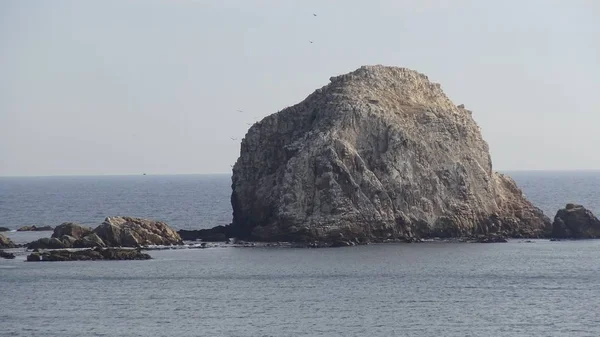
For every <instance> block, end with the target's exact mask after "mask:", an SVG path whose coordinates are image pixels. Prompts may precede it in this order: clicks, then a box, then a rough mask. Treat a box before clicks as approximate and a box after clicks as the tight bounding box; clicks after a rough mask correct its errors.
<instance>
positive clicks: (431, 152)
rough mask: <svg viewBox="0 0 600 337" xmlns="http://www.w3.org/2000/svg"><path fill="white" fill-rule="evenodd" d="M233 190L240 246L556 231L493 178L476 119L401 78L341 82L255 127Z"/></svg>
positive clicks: (356, 75)
mask: <svg viewBox="0 0 600 337" xmlns="http://www.w3.org/2000/svg"><path fill="white" fill-rule="evenodd" d="M232 189H233V191H232V195H231V203H232V206H233V223H232V225H231V226H230V227H229V228H228V230H230V231H231V233H232V234H233V235H232V236H236V237H238V238H241V239H249V240H259V241H296V242H313V241H320V242H321V241H325V242H336V245H337V244H338V243H339V244H345V243H344V241H346V242H353V241H354V240H355V239H357V240H359V241H361V242H368V241H372V240H374V241H377V240H379V241H380V240H386V239H407V238H419V237H421V238H430V237H441V238H445V237H461V236H464V237H470V236H473V235H478V234H488V233H505V234H506V235H508V236H523V237H538V236H543V235H547V234H548V233H549V232H550V229H551V222H550V220H549V219H548V218H547V217H546V216H544V215H543V213H542V211H541V210H539V209H538V208H536V207H534V206H533V205H532V204H531V203H530V202H529V201H527V199H526V198H525V197H524V195H523V193H522V192H521V190H520V189H519V188H518V187H517V185H516V184H515V182H514V181H513V180H512V179H511V178H510V177H508V176H506V175H503V174H500V173H497V172H494V171H493V170H492V162H491V159H490V154H489V150H488V145H487V143H486V142H485V141H484V140H483V138H482V136H481V132H480V130H479V127H478V126H477V124H476V123H475V121H474V120H473V118H472V116H471V112H470V111H469V110H466V109H465V108H464V106H456V105H455V104H453V103H452V102H451V101H450V99H448V97H447V96H446V95H445V94H444V92H443V91H442V90H441V88H440V85H439V84H436V83H432V82H430V81H429V80H428V78H427V77H426V76H425V75H423V74H420V73H418V72H416V71H412V70H408V69H403V68H395V67H385V66H365V67H361V68H360V69H358V70H356V71H354V72H352V73H349V74H346V75H342V76H337V77H332V78H331V83H330V84H329V85H327V86H325V87H323V88H321V89H318V90H317V91H315V92H314V93H313V94H311V95H310V96H308V97H307V98H306V99H305V100H304V101H303V102H301V103H299V104H297V105H295V106H292V107H289V108H286V109H284V110H282V111H280V112H278V113H275V114H273V115H270V116H268V117H266V118H264V119H263V120H262V121H260V122H259V123H256V124H254V125H253V126H252V127H251V128H250V130H249V131H248V133H247V134H246V136H245V137H244V139H243V140H242V143H241V151H240V157H239V158H238V160H237V162H236V163H235V165H234V168H233V176H232ZM340 235H342V236H343V237H344V238H345V240H342V241H341V242H338V241H339V240H338V238H339V237H340Z"/></svg>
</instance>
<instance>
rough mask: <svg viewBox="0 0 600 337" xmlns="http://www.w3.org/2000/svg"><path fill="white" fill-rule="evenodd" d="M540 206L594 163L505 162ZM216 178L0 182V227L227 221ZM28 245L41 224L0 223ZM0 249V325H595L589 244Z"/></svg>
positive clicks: (462, 328) (397, 328)
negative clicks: (1, 253)
mask: <svg viewBox="0 0 600 337" xmlns="http://www.w3.org/2000/svg"><path fill="white" fill-rule="evenodd" d="M509 173H510V175H511V176H513V178H515V180H516V181H517V182H518V183H519V185H520V186H521V187H522V188H523V190H524V192H525V194H526V195H527V196H528V198H529V199H530V200H531V201H532V202H534V203H535V204H536V205H538V206H539V207H540V208H542V209H543V210H544V211H545V212H546V213H547V214H548V215H550V217H552V216H553V214H554V213H555V212H556V210H557V209H558V208H559V207H562V206H564V204H565V203H567V202H579V203H582V204H584V205H585V206H586V207H588V208H589V209H591V210H593V211H594V212H595V213H597V214H600V172H509ZM229 194H230V177H229V176H139V177H94V178H91V177H77V178H72V177H71V178H68V177H61V178H0V226H6V227H10V228H17V227H19V226H22V225H27V224H37V225H43V224H48V225H53V226H55V225H57V224H60V223H61V222H63V221H76V222H80V223H84V224H88V225H96V224H99V223H100V222H101V221H102V219H103V218H104V217H105V216H107V215H132V216H142V217H148V218H154V219H160V220H164V221H166V222H168V223H169V224H171V225H173V226H174V227H177V228H207V227H211V226H214V225H218V224H226V223H228V222H229V221H230V219H231V209H230V206H229ZM8 234H9V235H10V236H11V237H12V238H13V239H15V241H21V242H25V241H31V239H32V238H34V237H37V236H40V235H49V233H22V232H21V233H8ZM18 254H19V256H18V257H17V259H15V260H0V336H78V337H88V336H90V337H91V336H367V335H368V336H436V337H439V336H452V337H454V336H456V337H458V336H461V337H462V336H576V337H582V336H600V324H599V323H598V320H597V317H596V316H597V315H596V313H597V308H598V307H599V306H600V290H599V289H600V241H594V240H591V241H577V242H574V241H571V242H569V241H565V242H550V241H547V240H533V242H526V241H524V240H512V241H510V242H509V243H505V244H460V243H439V242H437V243H423V244H385V245H383V244H381V245H368V246H360V247H350V248H336V249H285V248H212V249H204V250H192V249H190V250H171V251H151V252H150V254H151V255H152V257H153V258H154V259H153V260H150V261H107V262H62V263H25V262H23V260H24V253H18Z"/></svg>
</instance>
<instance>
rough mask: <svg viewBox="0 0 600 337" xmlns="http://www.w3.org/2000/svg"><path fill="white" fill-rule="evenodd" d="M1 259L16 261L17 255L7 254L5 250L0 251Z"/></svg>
mask: <svg viewBox="0 0 600 337" xmlns="http://www.w3.org/2000/svg"><path fill="white" fill-rule="evenodd" d="M0 257H1V258H3V259H14V258H15V254H13V253H7V252H5V251H3V250H0Z"/></svg>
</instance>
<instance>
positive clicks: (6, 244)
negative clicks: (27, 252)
mask: <svg viewBox="0 0 600 337" xmlns="http://www.w3.org/2000/svg"><path fill="white" fill-rule="evenodd" d="M0 248H15V244H14V243H13V242H12V240H11V239H9V238H7V237H6V236H4V235H2V234H0Z"/></svg>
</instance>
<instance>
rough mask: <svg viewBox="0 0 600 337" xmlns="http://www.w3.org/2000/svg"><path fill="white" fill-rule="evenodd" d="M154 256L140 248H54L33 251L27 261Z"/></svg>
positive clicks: (142, 258) (117, 258)
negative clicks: (45, 250)
mask: <svg viewBox="0 0 600 337" xmlns="http://www.w3.org/2000/svg"><path fill="white" fill-rule="evenodd" d="M151 258H152V257H150V255H148V254H146V253H142V252H141V250H139V249H124V248H100V247H98V248H94V249H85V250H77V251H70V250H52V251H47V252H43V253H39V252H36V253H32V254H30V255H28V256H27V262H55V261H98V260H150V259H151Z"/></svg>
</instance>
